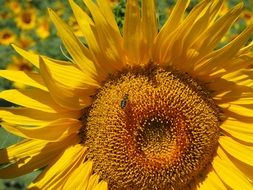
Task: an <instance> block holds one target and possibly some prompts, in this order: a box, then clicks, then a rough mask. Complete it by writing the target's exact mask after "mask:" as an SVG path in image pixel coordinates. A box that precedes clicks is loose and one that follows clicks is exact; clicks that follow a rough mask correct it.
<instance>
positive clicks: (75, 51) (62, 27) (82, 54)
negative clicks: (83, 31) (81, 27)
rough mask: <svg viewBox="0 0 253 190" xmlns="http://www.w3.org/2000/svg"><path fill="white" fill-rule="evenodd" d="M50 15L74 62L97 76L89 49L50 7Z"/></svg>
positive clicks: (90, 74) (93, 75) (84, 70)
mask: <svg viewBox="0 0 253 190" xmlns="http://www.w3.org/2000/svg"><path fill="white" fill-rule="evenodd" d="M49 16H50V18H51V20H52V21H53V23H54V24H55V26H56V28H57V30H58V34H59V36H60V38H61V39H62V41H63V43H64V45H65V47H66V48H67V50H68V52H69V53H70V55H71V57H72V58H73V59H74V62H75V63H76V64H77V65H78V66H79V67H80V69H81V70H82V71H83V72H84V73H85V74H87V75H88V76H90V77H92V78H96V76H97V72H96V67H95V65H94V63H93V62H92V60H90V59H89V57H88V53H87V51H88V49H87V48H86V47H85V46H84V45H83V44H82V43H81V42H80V41H79V40H78V39H77V37H76V36H75V35H74V33H73V32H72V31H71V29H70V28H69V27H68V26H67V25H66V24H65V23H63V21H62V20H61V19H60V18H59V17H58V16H57V15H56V13H54V12H53V11H52V10H51V9H49Z"/></svg>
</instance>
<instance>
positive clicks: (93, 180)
mask: <svg viewBox="0 0 253 190" xmlns="http://www.w3.org/2000/svg"><path fill="white" fill-rule="evenodd" d="M98 182H99V175H97V174H93V175H92V176H90V179H89V183H88V186H87V188H86V190H92V189H94V188H95V186H96V185H97V184H98Z"/></svg>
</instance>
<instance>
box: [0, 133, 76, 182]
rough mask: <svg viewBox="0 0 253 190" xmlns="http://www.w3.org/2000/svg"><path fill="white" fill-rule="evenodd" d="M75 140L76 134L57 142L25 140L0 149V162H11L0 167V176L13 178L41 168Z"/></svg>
mask: <svg viewBox="0 0 253 190" xmlns="http://www.w3.org/2000/svg"><path fill="white" fill-rule="evenodd" d="M77 140H78V138H76V136H71V137H69V138H67V139H65V140H64V141H60V142H57V143H48V142H47V141H40V140H25V141H23V142H21V143H18V144H16V145H13V146H11V147H9V148H7V149H2V150H0V155H1V158H0V163H7V162H8V161H9V162H11V164H10V165H7V166H6V167H4V168H1V169H0V178H14V177H17V176H20V175H24V174H26V173H30V172H32V171H33V170H35V169H39V168H42V167H44V166H46V165H48V164H49V163H50V162H51V161H52V160H53V159H54V158H55V157H57V156H58V155H59V154H61V153H62V152H63V151H64V149H65V147H67V146H69V145H72V144H73V143H77Z"/></svg>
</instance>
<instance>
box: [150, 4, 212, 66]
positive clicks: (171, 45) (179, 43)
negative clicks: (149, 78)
mask: <svg viewBox="0 0 253 190" xmlns="http://www.w3.org/2000/svg"><path fill="white" fill-rule="evenodd" d="M211 3H212V2H210V1H201V2H200V3H199V4H198V5H197V6H195V7H194V8H193V9H192V11H191V12H190V13H189V15H188V16H187V18H186V19H185V20H184V21H183V23H182V24H181V25H180V26H179V27H178V28H176V29H175V30H174V29H173V32H171V33H169V34H165V35H164V39H163V40H162V41H161V42H160V44H157V45H156V46H155V47H154V48H155V49H157V48H158V49H159V50H157V51H158V53H157V54H156V57H155V60H156V61H158V63H160V64H173V63H172V62H171V59H175V58H178V57H179V56H180V55H181V54H182V51H183V45H184V38H185V36H186V35H187V34H188V32H189V31H190V29H191V28H192V26H194V23H195V22H196V21H198V20H199V19H201V18H202V16H203V15H204V14H207V11H208V10H209V7H210V6H211ZM170 27H173V26H170ZM158 46H159V47H158Z"/></svg>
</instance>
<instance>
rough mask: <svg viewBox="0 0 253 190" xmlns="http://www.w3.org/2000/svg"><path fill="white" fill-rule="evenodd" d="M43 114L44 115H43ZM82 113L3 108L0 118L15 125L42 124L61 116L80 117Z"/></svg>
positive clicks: (0, 110) (0, 111)
mask: <svg viewBox="0 0 253 190" xmlns="http://www.w3.org/2000/svg"><path fill="white" fill-rule="evenodd" d="M42 115H43V117H41V116H42ZM80 115H81V113H80V112H79V111H77V112H74V111H71V112H64V113H63V112H61V113H48V112H43V111H38V110H34V109H29V108H1V109H0V118H1V120H2V121H4V122H6V123H10V124H14V125H26V126H40V125H45V124H46V123H48V122H50V121H53V120H56V119H59V118H79V117H80Z"/></svg>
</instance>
